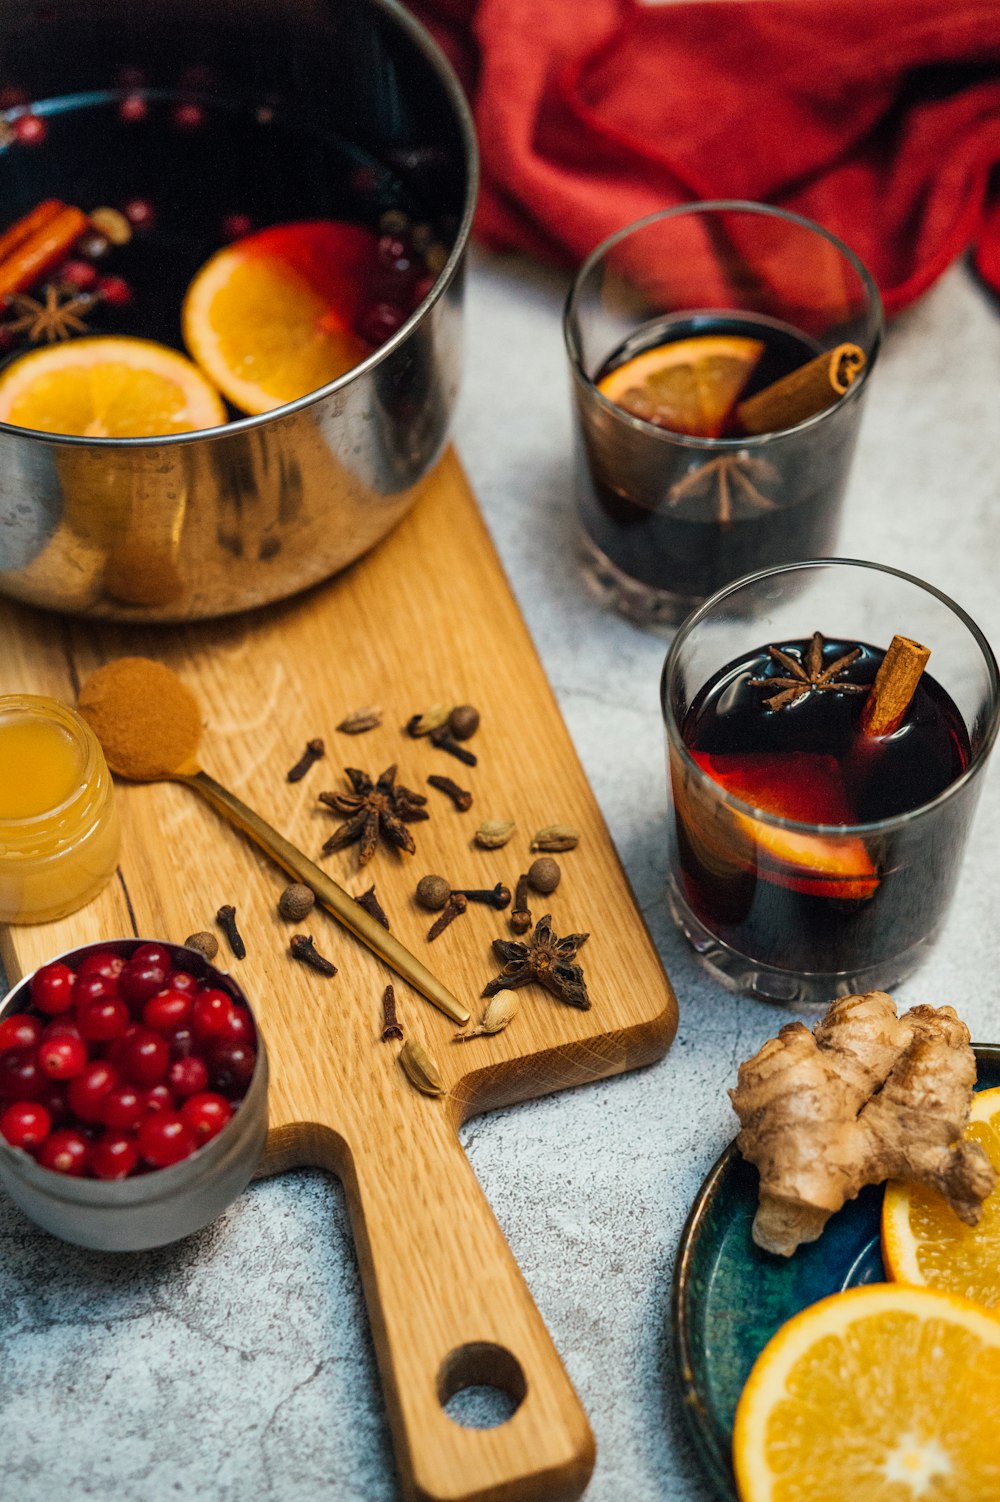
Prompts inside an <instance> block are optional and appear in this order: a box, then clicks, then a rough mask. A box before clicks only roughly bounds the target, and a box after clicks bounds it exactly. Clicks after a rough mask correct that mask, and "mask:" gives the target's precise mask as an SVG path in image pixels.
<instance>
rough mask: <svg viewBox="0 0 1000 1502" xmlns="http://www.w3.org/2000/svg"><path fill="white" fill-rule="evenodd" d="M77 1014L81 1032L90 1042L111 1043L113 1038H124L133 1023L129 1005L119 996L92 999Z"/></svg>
mask: <svg viewBox="0 0 1000 1502" xmlns="http://www.w3.org/2000/svg"><path fill="white" fill-rule="evenodd" d="M76 1015H77V1019H78V1021H79V1024H80V1032H81V1034H82V1036H83V1037H84V1038H86V1039H87V1040H88V1042H90V1043H110V1042H111V1040H112V1038H122V1037H124V1036H125V1034H126V1032H127V1031H128V1029H129V1026H130V1023H131V1019H130V1017H129V1011H128V1007H127V1006H126V1005H125V1003H124V1002H123V1001H119V1000H118V998H117V996H109V997H107V999H106V1000H104V1001H91V1002H89V1003H88V1004H87V1005H86V1006H83V1007H80V1009H79V1011H78V1012H77V1014H76Z"/></svg>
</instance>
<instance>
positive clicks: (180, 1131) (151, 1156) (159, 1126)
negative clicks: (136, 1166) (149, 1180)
mask: <svg viewBox="0 0 1000 1502" xmlns="http://www.w3.org/2000/svg"><path fill="white" fill-rule="evenodd" d="M197 1146H198V1142H197V1139H196V1137H195V1134H194V1132H193V1131H192V1129H191V1127H189V1126H188V1124H187V1122H186V1121H185V1120H184V1118H183V1116H180V1115H178V1113H177V1112H176V1111H158V1112H157V1113H156V1115H155V1116H147V1117H146V1119H145V1120H144V1121H143V1123H142V1125H141V1126H140V1128H139V1153H140V1155H141V1157H142V1158H143V1160H144V1161H145V1162H146V1163H149V1164H150V1165H151V1166H152V1167H153V1168H169V1167H170V1165H171V1163H179V1162H180V1161H181V1159H182V1158H189V1157H190V1156H191V1154H192V1153H193V1152H194V1150H195V1148H196V1147H197Z"/></svg>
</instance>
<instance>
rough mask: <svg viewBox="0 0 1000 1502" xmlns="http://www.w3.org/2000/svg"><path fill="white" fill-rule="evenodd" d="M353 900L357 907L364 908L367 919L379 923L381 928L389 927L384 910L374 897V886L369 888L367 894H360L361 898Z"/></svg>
mask: <svg viewBox="0 0 1000 1502" xmlns="http://www.w3.org/2000/svg"><path fill="white" fill-rule="evenodd" d="M354 900H355V902H356V903H357V904H358V907H363V908H364V910H365V912H366V913H367V914H368V915H369V917H372V918H374V919H375V922H376V923H381V925H382V927H383V928H388V927H389V919H388V918H387V917H386V915H385V910H384V909H383V907H382V904H381V902H379V900H378V898H377V897H376V896H375V888H374V886H371V887H369V888H368V890H367V892H362V893H361V896H360V897H355V899H354Z"/></svg>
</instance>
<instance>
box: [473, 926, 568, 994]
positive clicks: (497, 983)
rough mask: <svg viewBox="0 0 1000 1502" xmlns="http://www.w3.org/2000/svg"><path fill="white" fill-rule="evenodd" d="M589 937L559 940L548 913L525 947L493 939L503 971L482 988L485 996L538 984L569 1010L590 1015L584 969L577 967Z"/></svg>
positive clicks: (494, 949) (507, 940) (510, 941)
mask: <svg viewBox="0 0 1000 1502" xmlns="http://www.w3.org/2000/svg"><path fill="white" fill-rule="evenodd" d="M589 937H590V935H589V934H567V935H566V936H565V937H564V938H562V939H560V938H558V937H557V936H556V934H555V933H554V932H553V930H552V919H551V917H550V916H549V914H548V913H546V915H545V917H544V918H539V920H538V922H537V923H536V924H535V931H534V933H533V934H532V936H531V938H530V939H529V940H528V942H527V943H526V944H520V943H516V942H514V941H512V940H510V939H494V940H493V953H494V954H495V955H496V957H497V959H500V960H503V962H504V965H503V969H502V970H501V971H500V974H499V975H497V976H495V977H494V979H493V980H491V981H489V982H488V984H487V985H486V986H484V987H483V995H484V996H495V995H496V994H497V992H498V991H513V990H516V989H518V988H519V987H520V986H527V985H530V984H531V983H532V982H537V983H538V985H540V986H544V987H545V989H546V991H549V992H551V994H552V995H553V996H555V997H556V998H557V1000H559V1001H564V1002H565V1003H566V1004H567V1006H571V1007H579V1008H580V1010H581V1011H584V1012H585V1011H587V1010H588V1009H589V1007H590V997H589V996H588V995H587V984H586V981H585V980H584V978H583V970H582V968H581V966H579V965H577V964H576V963H575V960H576V955H577V951H578V950H579V949H582V948H583V945H584V944H585V943H586V942H587V939H588V938H589Z"/></svg>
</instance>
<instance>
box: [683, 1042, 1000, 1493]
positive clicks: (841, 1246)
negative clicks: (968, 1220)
mask: <svg viewBox="0 0 1000 1502" xmlns="http://www.w3.org/2000/svg"><path fill="white" fill-rule="evenodd" d="M976 1059H977V1063H978V1074H979V1082H978V1084H977V1087H976V1088H977V1089H979V1090H986V1089H992V1088H993V1087H995V1086H997V1085H1000V1047H980V1046H977V1047H976ZM881 1208H882V1189H881V1187H878V1188H872V1189H865V1190H862V1192H861V1194H859V1195H858V1197H857V1199H856V1200H852V1201H851V1202H850V1203H849V1204H847V1205H845V1206H844V1208H843V1209H842V1210H841V1211H839V1212H838V1214H836V1215H834V1216H832V1217H831V1219H830V1220H829V1221H828V1222H827V1225H826V1228H825V1230H824V1232H823V1234H822V1236H821V1237H820V1239H819V1240H818V1241H815V1242H813V1243H812V1245H810V1246H802V1247H800V1248H799V1250H798V1251H797V1252H796V1253H795V1255H794V1256H793V1257H789V1258H787V1259H786V1258H784V1257H774V1256H772V1255H771V1254H770V1253H768V1252H762V1251H761V1250H760V1249H759V1248H758V1247H756V1246H754V1244H753V1242H752V1241H751V1239H750V1226H751V1223H752V1221H753V1217H754V1213H755V1211H756V1209H757V1170H756V1169H755V1168H753V1167H751V1165H750V1164H748V1163H745V1162H744V1161H743V1159H742V1157H741V1156H740V1154H739V1153H738V1152H737V1150H736V1147H735V1145H734V1146H732V1147H729V1148H727V1149H726V1151H725V1152H724V1153H723V1155H722V1157H721V1158H720V1159H719V1161H718V1162H717V1163H716V1164H715V1167H714V1168H713V1169H712V1171H711V1172H710V1173H709V1175H708V1178H707V1179H706V1180H705V1182H704V1183H703V1184H702V1186H701V1189H700V1190H699V1192H698V1197H697V1199H696V1200H695V1202H694V1205H693V1206H692V1209H691V1213H690V1215H689V1216H688V1220H687V1224H686V1226H685V1227H684V1231H683V1234H682V1236H681V1244H680V1249H679V1251H678V1254H677V1266H676V1271H675V1273H674V1289H673V1303H672V1318H673V1335H674V1352H675V1357H676V1362H677V1371H678V1379H679V1382H680V1388H681V1397H682V1400H683V1407H684V1412H685V1414H686V1416H687V1419H688V1422H689V1424H690V1427H691V1431H692V1434H693V1436H694V1440H695V1443H696V1445H697V1447H698V1450H699V1452H700V1453H701V1456H702V1459H703V1460H704V1462H705V1465H706V1467H707V1469H708V1472H709V1474H710V1476H711V1477H712V1480H713V1481H714V1483H715V1487H716V1490H717V1491H718V1494H719V1496H720V1497H722V1498H725V1502H736V1483H735V1481H734V1480H733V1470H732V1462H731V1449H732V1434H733V1418H734V1415H735V1413H736V1403H737V1399H738V1398H739V1395H740V1393H741V1391H742V1389H743V1385H744V1383H745V1382H746V1379H747V1377H748V1376H749V1375H750V1368H751V1367H752V1366H753V1364H754V1361H755V1360H756V1359H757V1357H758V1355H759V1354H760V1352H761V1351H762V1350H763V1348H764V1346H765V1345H766V1344H767V1342H768V1341H769V1340H770V1338H771V1336H772V1335H773V1334H774V1332H775V1331H776V1330H777V1329H778V1327H779V1325H783V1324H784V1323H785V1321H786V1320H788V1319H791V1317H792V1315H793V1314H798V1312H799V1311H800V1310H801V1309H805V1308H806V1307H807V1305H809V1304H815V1303H816V1302H817V1300H819V1299H823V1298H826V1296H827V1294H830V1293H836V1292H838V1291H839V1290H840V1289H843V1288H851V1287H853V1286H854V1285H855V1284H859V1283H879V1282H882V1281H884V1278H885V1272H884V1269H883V1267H882V1257H881V1253H880V1251H879V1219H880V1214H881Z"/></svg>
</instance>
